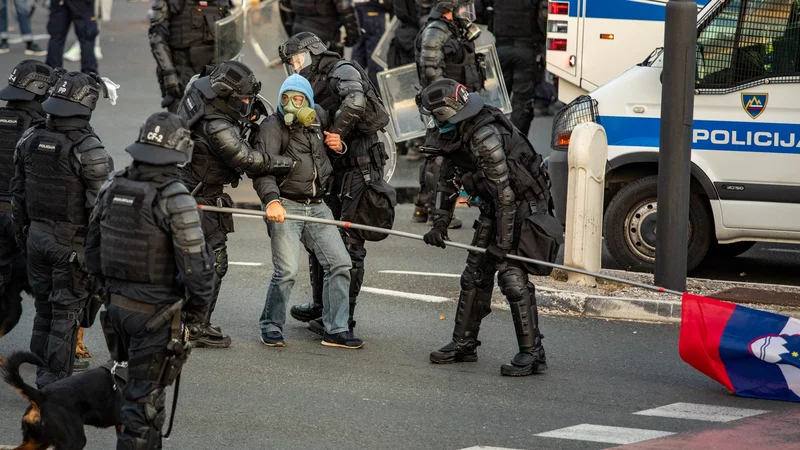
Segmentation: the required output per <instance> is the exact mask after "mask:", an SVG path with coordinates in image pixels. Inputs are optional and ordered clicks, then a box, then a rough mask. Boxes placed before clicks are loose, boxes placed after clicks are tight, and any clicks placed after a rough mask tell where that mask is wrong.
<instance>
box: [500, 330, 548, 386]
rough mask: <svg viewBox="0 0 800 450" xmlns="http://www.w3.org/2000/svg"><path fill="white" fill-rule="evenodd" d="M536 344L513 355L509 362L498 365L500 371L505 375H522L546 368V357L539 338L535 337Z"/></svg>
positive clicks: (539, 371)
mask: <svg viewBox="0 0 800 450" xmlns="http://www.w3.org/2000/svg"><path fill="white" fill-rule="evenodd" d="M537 343H538V345H537V346H536V347H534V348H533V349H530V350H525V351H522V349H520V352H519V353H517V354H516V355H514V358H513V359H512V360H511V364H503V365H502V366H500V373H501V374H503V375H505V376H507V377H524V376H527V375H532V374H534V373H542V372H545V371H546V370H547V359H546V358H545V354H544V347H542V341H541V339H537Z"/></svg>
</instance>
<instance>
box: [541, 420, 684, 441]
mask: <svg viewBox="0 0 800 450" xmlns="http://www.w3.org/2000/svg"><path fill="white" fill-rule="evenodd" d="M672 434H675V433H671V432H668V431H658V430H645V429H642V428H624V427H609V426H606V425H592V424H589V423H582V424H580V425H575V426H572V427H566V428H560V429H558V430H553V431H547V432H545V433H539V434H537V435H536V436H539V437H549V438H559V439H571V440H576V441H589V442H606V443H609V444H633V443H635V442H641V441H647V440H650V439H657V438H661V437H664V436H669V435H672Z"/></svg>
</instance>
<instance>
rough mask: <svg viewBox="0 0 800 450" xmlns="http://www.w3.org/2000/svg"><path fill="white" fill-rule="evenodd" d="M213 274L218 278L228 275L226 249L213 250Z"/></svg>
mask: <svg viewBox="0 0 800 450" xmlns="http://www.w3.org/2000/svg"><path fill="white" fill-rule="evenodd" d="M214 272H215V273H216V274H217V276H218V277H220V278H222V277H224V276H225V274H226V273H228V249H226V248H224V247H223V248H220V249H217V250H214Z"/></svg>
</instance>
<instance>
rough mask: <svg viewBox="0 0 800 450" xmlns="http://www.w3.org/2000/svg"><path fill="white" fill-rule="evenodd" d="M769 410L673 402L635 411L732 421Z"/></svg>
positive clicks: (658, 415) (712, 420) (651, 414)
mask: <svg viewBox="0 0 800 450" xmlns="http://www.w3.org/2000/svg"><path fill="white" fill-rule="evenodd" d="M766 412H769V411H765V410H763V409H747V408H731V407H729V406H714V405H701V404H698V403H673V404H671V405H666V406H659V407H658V408H653V409H646V410H644V411H639V412H635V413H634V414H636V415H640V416H657V417H671V418H675V419H689V420H704V421H706V422H730V421H732V420H738V419H743V418H745V417H751V416H757V415H759V414H764V413H766Z"/></svg>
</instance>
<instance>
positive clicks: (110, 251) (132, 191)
mask: <svg viewBox="0 0 800 450" xmlns="http://www.w3.org/2000/svg"><path fill="white" fill-rule="evenodd" d="M126 173H127V171H125V172H121V173H117V174H115V175H114V181H113V184H112V185H111V186H110V187H109V188H108V191H107V192H106V195H105V198H104V203H105V204H104V205H103V206H104V207H105V208H104V210H105V214H103V217H102V218H101V219H100V230H101V234H100V235H101V238H100V249H101V273H102V274H103V276H104V277H111V278H116V279H120V280H126V281H133V282H137V283H149V284H161V285H167V286H171V285H172V284H173V283H174V282H175V275H176V267H175V260H174V250H173V246H172V239H171V237H170V236H169V235H168V234H167V233H166V232H165V231H164V230H162V229H161V228H160V227H159V226H158V223H157V220H156V216H155V214H154V210H155V208H158V200H159V199H158V194H159V192H160V191H161V190H162V189H163V188H165V187H167V186H168V185H170V184H171V183H174V182H176V181H175V179H174V178H169V179H164V180H159V179H155V180H152V181H135V180H130V179H128V178H126V177H125V176H124V175H125V174H126ZM164 178H166V177H164Z"/></svg>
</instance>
